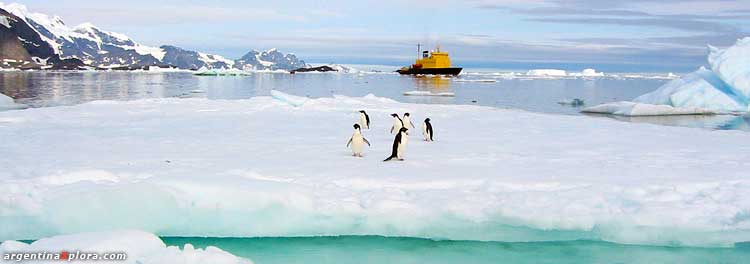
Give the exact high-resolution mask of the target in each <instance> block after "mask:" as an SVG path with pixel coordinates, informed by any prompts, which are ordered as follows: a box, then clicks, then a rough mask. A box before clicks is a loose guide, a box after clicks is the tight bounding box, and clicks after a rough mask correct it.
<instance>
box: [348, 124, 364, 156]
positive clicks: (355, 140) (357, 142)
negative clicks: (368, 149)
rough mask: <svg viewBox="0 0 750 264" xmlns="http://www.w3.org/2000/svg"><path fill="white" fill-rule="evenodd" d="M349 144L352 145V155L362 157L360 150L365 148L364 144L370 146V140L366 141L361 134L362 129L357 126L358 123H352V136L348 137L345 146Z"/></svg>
mask: <svg viewBox="0 0 750 264" xmlns="http://www.w3.org/2000/svg"><path fill="white" fill-rule="evenodd" d="M349 144H351V145H352V156H355V157H362V150H363V149H364V148H365V144H367V145H368V146H370V141H367V139H366V138H365V137H364V136H362V131H361V129H360V127H359V124H354V134H352V137H351V138H349V142H347V143H346V147H349Z"/></svg>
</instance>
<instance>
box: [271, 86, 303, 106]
mask: <svg viewBox="0 0 750 264" xmlns="http://www.w3.org/2000/svg"><path fill="white" fill-rule="evenodd" d="M271 97H273V99H276V100H279V101H281V102H283V103H287V104H289V105H291V106H294V107H299V106H302V105H303V104H305V102H307V101H308V100H310V98H307V97H302V96H296V95H291V94H288V93H284V92H281V91H277V90H271Z"/></svg>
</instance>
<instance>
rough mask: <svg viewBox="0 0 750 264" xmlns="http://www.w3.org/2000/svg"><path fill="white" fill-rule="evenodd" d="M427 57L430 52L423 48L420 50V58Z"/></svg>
mask: <svg viewBox="0 0 750 264" xmlns="http://www.w3.org/2000/svg"><path fill="white" fill-rule="evenodd" d="M427 57H430V52H429V51H426V50H425V51H423V52H422V58H427Z"/></svg>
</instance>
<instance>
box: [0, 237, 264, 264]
mask: <svg viewBox="0 0 750 264" xmlns="http://www.w3.org/2000/svg"><path fill="white" fill-rule="evenodd" d="M63 251H67V252H70V253H74V252H77V251H79V252H82V253H94V254H104V253H125V254H126V255H127V258H126V259H125V260H124V261H122V260H117V261H104V260H97V261H95V262H96V263H133V264H135V263H139V264H150V263H153V264H161V263H184V264H189V263H196V264H199V263H226V264H252V261H250V260H247V259H242V258H239V257H236V256H234V255H232V254H230V253H227V252H225V251H223V250H221V249H219V248H217V247H212V246H209V247H207V248H206V249H195V248H194V247H193V246H192V245H191V244H185V246H184V247H183V249H182V250H180V249H179V248H178V247H175V246H169V247H167V246H166V245H165V244H164V242H162V241H161V239H159V237H157V236H155V235H153V234H150V233H147V232H143V231H138V230H117V231H104V232H92V233H79V234H71V235H59V236H54V237H48V238H42V239H40V240H37V241H34V242H32V243H31V244H26V243H23V242H18V241H5V242H3V243H2V244H0V256H4V255H5V254H6V253H8V254H12V253H37V252H47V253H61V252H63ZM9 262H16V260H12V261H9ZM60 262H81V261H80V260H73V259H71V260H63V261H60V260H49V261H30V260H24V261H23V263H60ZM91 262H93V261H91Z"/></svg>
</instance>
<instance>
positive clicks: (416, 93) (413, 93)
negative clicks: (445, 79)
mask: <svg viewBox="0 0 750 264" xmlns="http://www.w3.org/2000/svg"><path fill="white" fill-rule="evenodd" d="M404 95H409V96H456V94H455V93H453V92H431V91H406V92H404Z"/></svg>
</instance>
